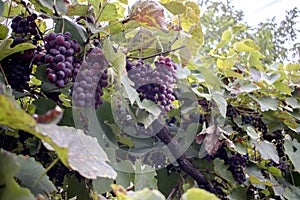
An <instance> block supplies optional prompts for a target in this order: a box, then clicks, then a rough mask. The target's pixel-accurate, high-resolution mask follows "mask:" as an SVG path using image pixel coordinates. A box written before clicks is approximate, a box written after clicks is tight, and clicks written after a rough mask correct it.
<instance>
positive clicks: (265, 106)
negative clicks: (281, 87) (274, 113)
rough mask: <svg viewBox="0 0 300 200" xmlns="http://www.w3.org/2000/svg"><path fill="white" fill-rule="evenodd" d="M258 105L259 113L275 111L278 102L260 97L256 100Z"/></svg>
mask: <svg viewBox="0 0 300 200" xmlns="http://www.w3.org/2000/svg"><path fill="white" fill-rule="evenodd" d="M257 103H258V104H259V105H260V108H261V111H262V112H264V111H268V110H277V105H278V100H276V99H273V98H271V97H262V98H260V99H258V100H257Z"/></svg>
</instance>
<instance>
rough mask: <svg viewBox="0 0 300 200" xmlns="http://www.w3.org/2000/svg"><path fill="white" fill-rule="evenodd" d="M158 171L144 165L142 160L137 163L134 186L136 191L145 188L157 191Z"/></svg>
mask: <svg viewBox="0 0 300 200" xmlns="http://www.w3.org/2000/svg"><path fill="white" fill-rule="evenodd" d="M155 176H156V171H155V169H153V168H152V167H151V166H149V165H143V163H142V162H141V161H140V160H137V161H136V162H135V177H134V186H135V189H136V190H141V189H143V188H147V187H149V188H153V189H157V179H156V178H155Z"/></svg>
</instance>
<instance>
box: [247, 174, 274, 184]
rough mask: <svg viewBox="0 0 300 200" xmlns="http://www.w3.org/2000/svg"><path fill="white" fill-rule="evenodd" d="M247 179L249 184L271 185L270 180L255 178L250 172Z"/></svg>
mask: <svg viewBox="0 0 300 200" xmlns="http://www.w3.org/2000/svg"><path fill="white" fill-rule="evenodd" d="M249 181H250V183H251V184H261V185H266V186H269V187H272V183H271V182H270V181H266V180H264V181H261V180H259V179H258V178H256V177H255V176H253V175H252V174H250V176H249Z"/></svg>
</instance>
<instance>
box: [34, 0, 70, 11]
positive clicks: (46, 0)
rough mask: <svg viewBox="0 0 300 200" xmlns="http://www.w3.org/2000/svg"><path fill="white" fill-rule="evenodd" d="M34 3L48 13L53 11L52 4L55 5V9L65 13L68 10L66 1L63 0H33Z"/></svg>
mask: <svg viewBox="0 0 300 200" xmlns="http://www.w3.org/2000/svg"><path fill="white" fill-rule="evenodd" d="M34 5H35V6H36V5H37V6H38V8H40V9H41V10H43V11H46V12H47V13H48V14H52V13H53V5H55V7H56V9H57V11H59V12H62V13H67V11H68V9H67V5H66V1H64V0H34ZM45 8H46V9H45ZM50 11H52V12H50Z"/></svg>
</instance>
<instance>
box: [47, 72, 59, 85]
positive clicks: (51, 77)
mask: <svg viewBox="0 0 300 200" xmlns="http://www.w3.org/2000/svg"><path fill="white" fill-rule="evenodd" d="M48 80H49V81H50V83H54V82H55V81H56V80H57V77H56V75H55V74H53V73H49V74H48Z"/></svg>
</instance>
